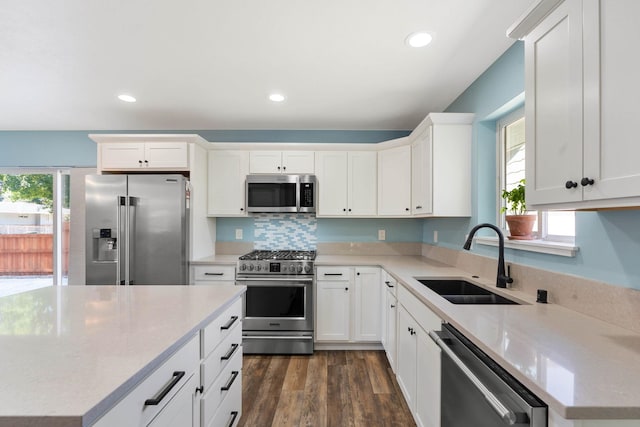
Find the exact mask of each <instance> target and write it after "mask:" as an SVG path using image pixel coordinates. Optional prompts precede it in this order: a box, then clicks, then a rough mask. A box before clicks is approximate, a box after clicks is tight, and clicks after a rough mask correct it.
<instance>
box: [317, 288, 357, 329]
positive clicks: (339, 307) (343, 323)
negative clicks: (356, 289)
mask: <svg viewBox="0 0 640 427" xmlns="http://www.w3.org/2000/svg"><path fill="white" fill-rule="evenodd" d="M316 289H317V292H316V341H348V340H349V339H350V338H351V336H350V335H351V334H350V328H351V323H350V321H349V318H350V313H351V304H350V301H351V298H350V295H351V290H350V282H348V281H318V282H317V285H316Z"/></svg>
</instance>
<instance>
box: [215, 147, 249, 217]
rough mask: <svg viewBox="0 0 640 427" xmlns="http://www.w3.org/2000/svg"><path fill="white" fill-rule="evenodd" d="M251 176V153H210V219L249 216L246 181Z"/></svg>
mask: <svg viewBox="0 0 640 427" xmlns="http://www.w3.org/2000/svg"><path fill="white" fill-rule="evenodd" d="M248 173H249V152H248V151H240V150H211V151H209V185H208V192H209V197H208V199H207V200H208V209H207V212H208V215H209V216H247V211H246V209H245V192H246V189H245V181H246V177H247V174H248Z"/></svg>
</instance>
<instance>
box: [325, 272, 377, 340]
mask: <svg viewBox="0 0 640 427" xmlns="http://www.w3.org/2000/svg"><path fill="white" fill-rule="evenodd" d="M316 277H317V282H316V326H315V334H316V336H315V340H316V342H323V341H324V342H380V338H381V336H380V335H381V334H380V330H381V319H380V304H381V296H380V268H378V267H318V269H317V274H316Z"/></svg>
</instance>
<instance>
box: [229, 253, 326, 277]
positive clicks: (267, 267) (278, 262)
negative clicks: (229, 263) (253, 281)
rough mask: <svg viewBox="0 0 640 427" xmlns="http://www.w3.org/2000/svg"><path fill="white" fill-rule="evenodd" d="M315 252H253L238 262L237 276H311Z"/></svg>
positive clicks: (243, 256)
mask: <svg viewBox="0 0 640 427" xmlns="http://www.w3.org/2000/svg"><path fill="white" fill-rule="evenodd" d="M314 259H316V251H289V250H278V251H265V250H255V251H252V252H249V253H248V254H245V255H242V256H241V257H240V260H239V261H238V274H239V276H249V275H251V276H254V275H267V276H275V275H287V276H291V275H305V276H309V275H313V260H314Z"/></svg>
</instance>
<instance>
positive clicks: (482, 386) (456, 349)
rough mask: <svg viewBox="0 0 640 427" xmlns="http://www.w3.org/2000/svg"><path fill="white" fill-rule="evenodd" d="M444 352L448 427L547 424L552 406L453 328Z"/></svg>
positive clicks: (445, 336) (447, 331) (438, 334)
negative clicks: (548, 413)
mask: <svg viewBox="0 0 640 427" xmlns="http://www.w3.org/2000/svg"><path fill="white" fill-rule="evenodd" d="M429 336H430V337H431V338H432V339H433V340H434V341H435V342H436V344H438V346H439V347H440V349H441V350H442V352H441V362H442V375H441V381H442V382H441V397H442V401H441V407H440V410H441V420H442V422H441V425H442V427H468V426H474V427H497V426H501V425H511V426H533V427H546V426H547V405H546V404H545V403H544V402H542V401H541V400H540V399H538V398H537V397H536V396H534V395H533V394H532V393H531V392H530V391H529V390H527V389H526V388H525V387H524V386H523V385H522V384H520V383H519V382H518V381H517V380H516V379H515V378H513V377H512V376H511V375H510V374H509V373H508V372H507V371H505V370H504V369H503V368H502V367H500V366H499V365H498V364H497V363H496V362H494V361H493V360H492V359H491V358H490V357H489V356H487V355H486V354H485V353H483V352H482V350H480V349H479V348H478V347H476V346H475V345H474V344H473V343H471V341H469V340H468V339H467V338H466V337H465V336H464V335H462V334H461V333H460V332H459V331H458V330H456V329H455V328H454V327H453V326H451V325H449V324H444V325H443V326H442V331H431V332H429Z"/></svg>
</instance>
